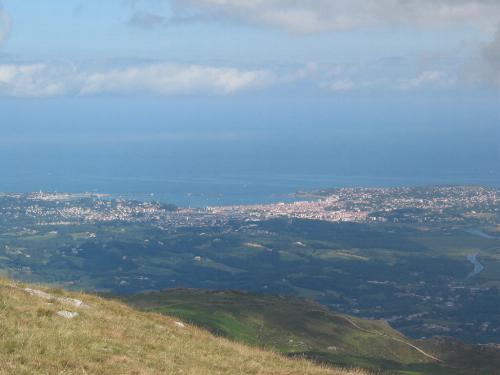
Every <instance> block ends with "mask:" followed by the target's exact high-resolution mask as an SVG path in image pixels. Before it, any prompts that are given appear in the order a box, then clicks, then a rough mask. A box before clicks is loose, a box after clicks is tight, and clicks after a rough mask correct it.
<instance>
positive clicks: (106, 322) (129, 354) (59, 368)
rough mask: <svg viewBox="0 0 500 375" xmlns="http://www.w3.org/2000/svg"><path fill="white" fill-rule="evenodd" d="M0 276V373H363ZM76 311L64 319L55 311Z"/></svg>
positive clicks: (262, 374) (111, 374)
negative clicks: (42, 294) (33, 291)
mask: <svg viewBox="0 0 500 375" xmlns="http://www.w3.org/2000/svg"><path fill="white" fill-rule="evenodd" d="M22 288H23V286H21V285H18V286H13V285H11V284H10V282H9V281H8V280H0V374H2V375H3V374H16V375H24V374H26V375H28V374H109V375H115V374H116V375H118V374H120V375H122V374H137V375H150V374H169V375H177V374H178V375H181V374H182V375H235V374H242V375H245V374H248V375H327V374H328V375H366V373H365V372H364V371H361V370H345V369H333V368H324V367H321V366H318V365H315V364H313V363H311V362H308V361H306V360H302V359H300V360H293V359H289V358H285V357H283V356H281V355H279V354H276V353H273V352H270V351H264V350H261V349H257V348H252V347H248V346H245V345H243V344H237V343H233V342H230V341H228V340H226V339H223V338H220V337H215V336H213V335H212V334H210V333H208V332H207V331H204V330H202V329H200V328H196V327H193V326H190V325H184V326H183V325H180V324H178V322H177V321H176V319H173V318H170V317H167V316H162V315H159V314H154V313H145V312H138V311H136V310H134V309H132V308H130V307H128V306H126V305H124V304H122V303H118V302H114V301H109V300H105V299H102V298H99V297H96V296H91V295H86V294H70V293H66V292H65V291H62V290H58V291H54V290H50V289H44V288H41V287H32V288H37V289H41V290H44V291H46V292H48V293H51V294H52V293H54V294H57V295H58V296H63V297H70V298H77V299H80V300H83V301H84V302H85V303H86V304H87V305H89V306H90V307H89V308H86V309H79V308H77V307H74V306H68V305H67V304H65V303H64V302H63V301H62V299H54V300H50V301H47V300H44V299H41V298H39V297H37V296H32V295H30V294H28V293H26V292H25V291H24V290H23V289H22ZM66 310H68V311H75V312H79V313H80V315H79V316H78V317H76V318H73V319H65V318H63V317H60V316H58V315H57V312H58V311H66Z"/></svg>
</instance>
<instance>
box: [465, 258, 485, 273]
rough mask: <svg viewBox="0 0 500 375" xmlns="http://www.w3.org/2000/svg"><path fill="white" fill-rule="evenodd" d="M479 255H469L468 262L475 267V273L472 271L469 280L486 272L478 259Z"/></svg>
mask: <svg viewBox="0 0 500 375" xmlns="http://www.w3.org/2000/svg"><path fill="white" fill-rule="evenodd" d="M478 255H479V254H473V255H468V256H467V260H468V261H469V262H471V263H472V264H473V265H474V271H472V272H471V273H470V274H469V275H468V276H467V278H468V279H470V278H471V277H473V276H476V275H477V274H479V273H481V272H482V271H483V270H484V266H483V265H482V264H481V263H480V262H479V260H478V259H477V257H478Z"/></svg>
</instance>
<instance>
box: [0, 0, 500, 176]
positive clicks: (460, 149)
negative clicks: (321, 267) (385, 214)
mask: <svg viewBox="0 0 500 375" xmlns="http://www.w3.org/2000/svg"><path fill="white" fill-rule="evenodd" d="M499 90H500V3H499V2H498V1H496V0H378V1H373V0H170V1H169V0H106V1H98V0H85V1H80V0H50V1H43V2H42V1H38V0H22V1H19V0H0V113H1V118H0V144H2V145H4V146H6V147H7V148H8V149H9V151H8V152H9V155H10V156H9V159H8V160H9V162H12V160H13V159H12V155H15V153H16V152H17V153H18V154H19V155H20V154H21V153H23V155H25V153H26V150H29V149H30V147H31V145H33V144H38V145H40V144H43V145H45V146H43V147H45V149H47V150H48V149H49V148H50V147H56V148H57V147H59V146H60V147H62V146H61V145H62V144H63V142H66V143H65V144H67V142H70V143H71V142H73V143H75V144H78V145H79V146H81V147H83V148H85V147H86V145H88V144H90V143H92V144H93V146H92V147H93V148H94V149H95V148H99V147H104V146H102V145H104V144H106V145H110V144H113V145H117V144H123V145H126V146H123V147H124V148H123V149H122V150H127V147H129V148H130V147H132V146H127V145H130V144H132V143H134V142H135V143H141V145H142V146H144V144H146V143H147V142H152V141H155V142H164V143H163V144H164V145H171V144H174V143H175V144H177V145H179V144H186V142H194V143H193V144H195V143H196V142H206V143H207V145H210V144H212V148H211V149H210V150H211V151H210V153H211V154H210V155H212V156H213V155H216V156H214V163H217V162H220V161H221V160H222V159H224V158H227V156H228V152H229V151H228V152H226V153H221V154H220V155H219V154H217V152H219V151H218V150H220V149H222V148H223V147H222V148H221V147H219V146H220V144H221V143H224V144H226V145H229V144H231V147H229V146H228V148H227V150H229V149H230V150H233V151H234V150H235V149H238V147H237V146H234V144H235V142H236V143H237V142H247V143H248V142H250V144H252V142H253V143H258V142H268V143H269V144H270V145H273V146H269V150H268V152H267V153H263V155H264V154H265V155H267V156H268V157H272V150H273V148H276V145H278V144H281V148H282V149H281V151H282V152H283V155H285V154H286V152H287V151H286V147H285V146H283V145H284V144H288V145H289V146H290V147H289V149H290V150H291V151H290V150H289V151H290V152H291V153H293V152H294V151H293V150H294V147H298V146H297V144H298V143H297V142H299V141H300V142H305V146H304V149H309V150H311V149H315V148H316V151H317V152H318V153H319V154H317V155H316V156H317V157H318V158H324V159H325V160H326V162H325V165H327V164H328V161H329V160H330V159H329V158H332V157H334V153H332V152H330V151H328V152H327V151H325V152H324V153H321V152H320V151H318V150H323V149H324V150H327V149H329V147H330V148H332V147H339V148H340V147H343V148H344V151H342V152H343V155H348V154H349V151H352V152H356V153H358V154H363V152H364V151H363V150H368V149H370V147H372V146H373V145H370V143H373V142H378V144H379V146H380V147H379V148H380V149H377V150H378V151H373V150H371V151H366V155H364V158H361V159H359V163H358V164H359V165H362V164H363V163H367V164H370V163H372V164H375V163H376V162H377V161H378V162H379V164H380V166H379V167H380V168H379V167H377V168H375V167H374V168H372V170H377V171H379V172H377V173H387V174H389V173H390V171H389V169H390V168H389V169H388V170H387V171H385V172H384V168H383V165H388V164H390V162H391V160H392V159H391V158H392V156H391V155H390V153H387V155H386V154H384V152H385V151H384V150H385V149H387V148H390V147H394V146H395V145H398V146H397V147H395V150H396V149H397V150H398V152H400V153H401V154H402V155H401V160H408V161H411V163H410V164H411V165H413V166H418V163H417V162H416V161H415V160H413V159H412V157H415V158H417V159H418V158H422V157H423V156H425V155H426V154H428V155H432V158H434V159H433V160H435V161H436V165H442V169H443V170H445V169H446V168H449V167H450V166H451V165H452V164H453V163H454V161H453V160H455V161H456V160H459V159H460V162H463V161H464V160H462V155H464V154H463V153H464V152H466V153H468V154H470V160H469V161H468V162H467V163H468V166H467V171H471V170H473V169H474V168H473V166H474V165H477V168H476V169H478V170H479V169H481V167H480V166H479V164H480V163H484V162H485V161H488V162H487V163H485V165H486V166H485V167H484V168H485V169H484V171H483V172H484V173H483V174H488V175H490V174H495V173H497V172H498V175H500V172H499V171H497V170H496V169H497V168H496V167H495V166H496V165H499V164H500V160H499V159H500V154H499V151H498V147H496V146H495V142H496V140H499V138H500V125H499V121H500V110H499V107H500V106H499V104H500V103H499ZM214 142H215V143H214ZM319 143H321V144H322V146H321V147H316V146H317V145H318V144H319ZM241 144H243V143H241ZM328 144H329V145H330V146H328ZM54 145H55V146H54ZM191 146H192V144H191ZM191 146H189V147H191ZM43 147H42V150H43ZM65 147H66V146H65ZM120 147H121V146H120ZM165 147H166V146H165ZM245 147H247V146H245ZM248 147H250V146H248ZM373 147H375V146H373ZM241 149H244V147H242V148H241ZM51 150H52V149H51ZM251 150H252V148H251V147H250V148H248V154H251ZM256 150H257V149H255V150H254V151H256ZM444 150H446V151H444ZM5 152H7V151H5ZM40 152H42V153H43V151H40ZM61 152H63V153H64V152H68V151H67V148H64V149H63V148H61ZM207 152H208V151H207ZM256 152H257V151H256ZM339 152H340V151H339ZM377 153H378V154H380V155H382V154H384V156H383V157H382V156H381V158H380V159H377V158H376V155H375V154H377ZM124 154H127V152H126V151H123V152H121V154H120V155H124ZM82 155H85V153H83V154H82ZM207 155H208V154H207ZM210 155H209V156H210ZM412 155H413V156H412ZM415 155H417V156H415ZM1 156H2V155H1V153H0V157H1ZM156 156H157V157H158V158H160V159H161V155H160V153H159V154H157V155H156ZM358 156H359V155H358ZM182 157H183V158H185V157H186V155H184V154H182ZM207 157H208V156H207ZM245 157H247V159H248V160H247V161H248V164H251V160H250V159H249V157H248V156H245ZM344 157H347V156H344ZM13 158H14V159H15V157H13ZM81 158H83V156H81ZM432 158H428V159H429V160H431V159H432ZM464 158H465V156H464ZM452 159H453V160H452ZM22 160H23V164H22V165H19V166H18V167H19V168H21V167H22V168H24V169H25V170H27V171H29V170H31V169H30V168H31V167H30V160H29V158H28V159H26V158H24V156H23V159H22ZM207 160H208V159H207ZM249 160H250V161H249ZM384 163H385V164H384ZM474 163H476V164H474ZM14 164H15V162H14ZM278 164H279V165H282V164H283V165H284V164H286V162H285V161H283V163H281V164H280V163H278ZM19 168H18V169H19ZM37 168H40V165H37ZM431 168H432V162H429V163H428V164H427V165H425V166H422V168H421V170H422V171H424V172H425V171H428V170H429V169H431ZM457 171H459V168H455V169H454V171H453V173H455V172H457ZM424 172H422V173H424ZM342 173H349V170H348V168H343V169H342ZM356 173H364V172H363V171H362V168H361V167H359V168H358V169H357V170H356ZM366 173H368V172H366ZM436 173H440V172H439V171H436ZM457 173H458V172H457Z"/></svg>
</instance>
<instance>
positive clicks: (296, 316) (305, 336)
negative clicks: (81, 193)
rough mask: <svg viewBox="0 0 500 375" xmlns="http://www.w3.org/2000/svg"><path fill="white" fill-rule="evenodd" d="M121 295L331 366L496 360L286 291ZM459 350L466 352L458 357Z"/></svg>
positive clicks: (466, 367)
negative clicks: (284, 294) (286, 294)
mask: <svg viewBox="0 0 500 375" xmlns="http://www.w3.org/2000/svg"><path fill="white" fill-rule="evenodd" d="M124 301H125V302H127V303H129V304H131V305H132V306H135V307H137V308H139V309H142V310H145V311H152V312H158V313H162V314H166V315H171V316H177V317H179V318H180V319H183V320H185V321H188V322H191V323H193V324H195V325H198V326H200V327H203V328H206V329H208V330H210V331H211V332H213V333H214V334H217V335H220V336H224V337H228V338H230V339H232V340H235V341H239V342H244V343H247V344H250V345H254V346H259V347H262V348H266V349H272V350H277V351H279V352H282V353H285V354H287V355H289V356H305V357H307V358H310V359H313V360H315V361H317V362H321V363H326V364H330V365H334V366H338V365H342V366H356V367H364V368H368V369H377V370H383V371H389V372H390V373H398V374H413V375H417V374H449V375H458V374H463V375H472V374H488V375H491V374H494V373H495V372H492V371H495V370H493V369H495V368H496V367H493V366H494V365H495V363H496V362H491V359H492V358H497V360H498V359H499V358H500V356H499V352H495V351H494V350H491V351H490V352H489V354H488V355H489V356H488V357H485V356H484V355H483V353H485V352H484V351H479V352H478V351H477V350H473V349H472V348H468V349H467V350H466V346H465V345H462V346H460V345H458V344H456V343H455V342H453V343H455V344H453V345H450V346H447V345H446V342H447V340H448V339H441V340H440V341H439V342H438V341H436V340H433V341H429V342H427V341H423V342H416V341H412V340H410V339H408V338H406V337H405V336H403V335H402V334H401V333H399V332H398V331H396V330H394V329H392V328H391V327H390V326H389V325H388V324H387V323H385V322H383V321H372V320H365V319H358V318H353V317H350V316H347V315H344V314H338V313H335V312H333V311H331V310H329V309H327V308H326V307H324V306H321V305H319V304H317V303H315V302H310V301H306V300H300V299H294V298H288V297H280V296H268V295H255V294H248V293H241V292H228V291H224V292H211V291H201V290H193V289H173V290H167V291H163V292H154V293H144V294H138V295H134V296H128V297H126V298H125V299H124ZM451 343H452V341H450V344H451ZM462 354H467V355H469V358H467V359H466V358H461V355H462ZM442 358H443V359H442ZM485 359H486V360H487V361H486V362H485V361H484V360H485ZM482 360H483V362H482V363H481V361H482ZM489 364H491V366H489Z"/></svg>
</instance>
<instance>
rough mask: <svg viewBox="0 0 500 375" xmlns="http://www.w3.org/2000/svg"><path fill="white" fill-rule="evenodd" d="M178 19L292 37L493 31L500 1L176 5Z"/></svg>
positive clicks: (177, 0) (281, 0) (203, 1)
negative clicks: (422, 29) (449, 28)
mask: <svg viewBox="0 0 500 375" xmlns="http://www.w3.org/2000/svg"><path fill="white" fill-rule="evenodd" d="M172 10H173V13H174V18H175V17H177V18H178V19H202V20H221V19H222V20H228V21H236V22H245V23H249V24H256V25H264V26H270V27H277V28H281V29H285V30H287V31H289V32H292V33H313V32H322V31H336V30H347V29H353V28H359V27H371V26H381V25H389V26H394V25H398V24H400V25H403V26H408V25H411V26H442V25H453V24H457V23H458V24H470V25H474V26H479V27H485V28H492V27H493V25H494V24H495V23H496V22H498V20H499V18H500V1H498V0H172Z"/></svg>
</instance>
